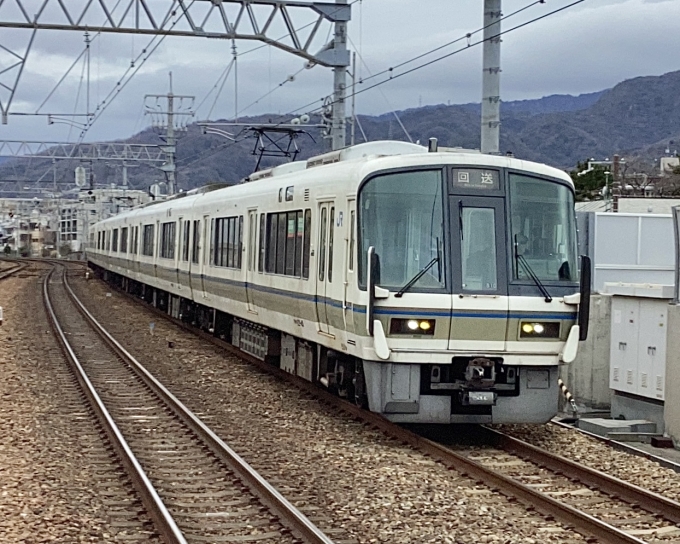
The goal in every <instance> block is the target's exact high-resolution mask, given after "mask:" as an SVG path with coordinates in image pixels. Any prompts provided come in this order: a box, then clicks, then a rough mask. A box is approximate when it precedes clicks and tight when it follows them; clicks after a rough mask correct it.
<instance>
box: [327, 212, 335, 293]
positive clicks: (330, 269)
mask: <svg viewBox="0 0 680 544" xmlns="http://www.w3.org/2000/svg"><path fill="white" fill-rule="evenodd" d="M334 227H335V206H332V207H331V217H330V221H329V224H328V283H330V282H332V281H333V232H334Z"/></svg>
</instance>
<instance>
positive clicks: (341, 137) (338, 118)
mask: <svg viewBox="0 0 680 544" xmlns="http://www.w3.org/2000/svg"><path fill="white" fill-rule="evenodd" d="M336 4H339V5H342V4H344V5H347V0H336ZM334 26H335V35H334V37H333V51H334V53H335V54H336V55H337V57H338V58H345V59H346V60H345V62H343V63H338V64H336V65H335V66H334V67H333V106H332V107H333V111H332V117H331V134H330V136H331V149H332V150H333V151H335V150H336V149H343V148H344V147H345V145H346V140H345V137H346V134H345V132H346V131H345V126H346V122H347V120H346V117H345V115H346V114H345V97H346V91H347V65H348V64H349V51H347V21H344V20H337V21H335V23H334Z"/></svg>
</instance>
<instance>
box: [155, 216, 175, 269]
mask: <svg viewBox="0 0 680 544" xmlns="http://www.w3.org/2000/svg"><path fill="white" fill-rule="evenodd" d="M160 234H161V236H160V238H161V240H160V247H159V257H160V258H161V259H171V260H174V259H175V246H176V244H177V221H165V222H164V223H161V232H160Z"/></svg>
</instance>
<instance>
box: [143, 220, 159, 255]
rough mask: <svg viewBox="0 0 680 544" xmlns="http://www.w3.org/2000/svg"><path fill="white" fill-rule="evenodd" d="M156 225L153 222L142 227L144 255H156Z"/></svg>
mask: <svg viewBox="0 0 680 544" xmlns="http://www.w3.org/2000/svg"><path fill="white" fill-rule="evenodd" d="M155 228H156V225H154V224H153V223H150V224H146V225H144V228H143V229H142V244H141V245H142V255H143V256H144V257H153V256H154V251H153V250H154V236H155V232H154V231H155Z"/></svg>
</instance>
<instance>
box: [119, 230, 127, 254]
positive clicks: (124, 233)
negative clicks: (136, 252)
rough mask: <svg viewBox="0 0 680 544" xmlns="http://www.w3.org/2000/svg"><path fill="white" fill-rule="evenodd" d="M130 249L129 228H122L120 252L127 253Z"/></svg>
mask: <svg viewBox="0 0 680 544" xmlns="http://www.w3.org/2000/svg"><path fill="white" fill-rule="evenodd" d="M127 250H128V228H127V227H123V228H122V229H120V252H121V253H127Z"/></svg>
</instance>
